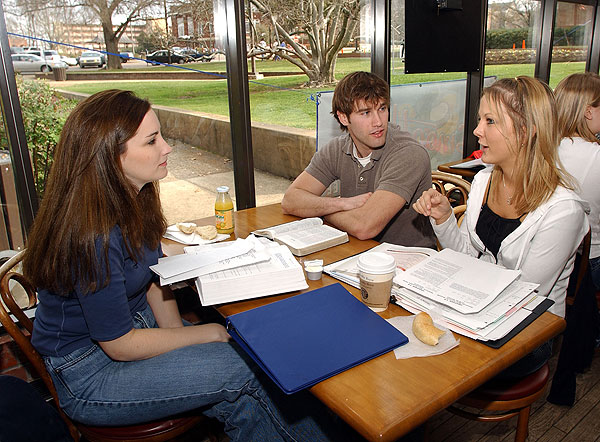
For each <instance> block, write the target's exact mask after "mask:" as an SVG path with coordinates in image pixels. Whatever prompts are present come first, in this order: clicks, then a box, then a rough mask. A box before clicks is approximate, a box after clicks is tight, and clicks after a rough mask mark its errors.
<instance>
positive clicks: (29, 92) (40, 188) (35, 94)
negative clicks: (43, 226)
mask: <svg viewBox="0 0 600 442" xmlns="http://www.w3.org/2000/svg"><path fill="white" fill-rule="evenodd" d="M17 89H18V90H19V101H20V102H21V111H22V113H23V125H24V128H25V136H26V137H27V147H28V149H29V153H30V156H31V162H32V167H33V180H34V184H35V190H36V192H37V194H38V197H39V198H40V199H41V198H42V197H43V194H44V188H45V187H46V180H47V179H48V174H49V172H50V168H51V167H52V161H53V157H54V149H55V148H56V145H57V144H58V139H59V137H60V132H61V130H62V127H63V125H64V124H65V120H66V118H67V116H68V115H69V113H70V112H71V110H72V109H73V108H74V107H75V104H76V101H75V100H68V99H66V98H64V97H63V96H62V95H60V94H59V93H58V92H57V91H55V90H54V89H52V88H51V87H50V85H48V83H47V82H45V81H43V80H33V81H23V79H22V77H21V76H20V75H18V76H17ZM0 141H1V142H2V145H3V146H8V141H7V139H6V133H5V128H4V125H1V126H0Z"/></svg>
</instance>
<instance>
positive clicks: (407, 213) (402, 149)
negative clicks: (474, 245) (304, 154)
mask: <svg viewBox="0 0 600 442" xmlns="http://www.w3.org/2000/svg"><path fill="white" fill-rule="evenodd" d="M389 104H390V93H389V87H388V84H387V83H386V82H385V81H383V80H382V79H381V78H379V77H378V76H377V75H375V74H371V73H368V72H354V73H351V74H349V75H347V76H346V77H344V78H343V79H342V80H341V81H340V82H339V83H338V85H337V86H336V88H335V92H334V94H333V102H332V114H333V115H334V117H335V118H336V119H337V121H338V122H339V123H340V127H341V128H342V130H344V131H346V132H347V133H346V134H344V135H342V136H340V137H337V138H334V139H333V140H331V141H330V142H329V143H327V145H325V146H324V147H323V148H321V149H319V150H318V151H317V152H316V153H315V155H314V156H313V158H312V160H311V162H310V164H309V165H308V167H307V168H306V169H305V170H304V172H302V173H301V174H300V175H299V176H298V177H297V178H296V180H295V181H294V182H293V183H292V184H291V185H290V187H289V188H288V190H287V191H286V193H285V195H284V197H283V201H282V202H281V206H282V208H283V211H284V213H288V214H292V215H296V216H300V217H303V218H306V217H311V216H321V217H324V219H325V220H326V221H327V222H329V223H330V224H332V225H334V226H336V227H337V228H339V229H341V230H344V231H346V232H348V233H349V234H351V235H353V236H355V237H357V238H359V239H370V238H374V239H376V240H377V241H381V242H389V243H393V244H400V245H404V246H421V247H435V244H436V243H435V237H434V234H433V230H432V228H431V225H430V223H429V222H428V220H427V219H426V218H425V217H422V216H419V215H418V214H417V213H416V212H415V211H414V210H413V208H412V205H413V203H414V202H415V200H416V199H417V198H418V197H419V196H420V195H421V194H422V193H423V191H425V190H427V189H429V188H431V166H430V161H429V155H428V154H427V151H426V150H425V149H424V148H423V146H421V145H420V144H419V143H418V142H417V141H415V140H414V139H413V138H412V137H411V136H410V135H409V134H408V133H407V132H403V131H401V130H400V128H399V127H398V126H396V125H393V124H388V116H389ZM338 179H339V180H340V197H339V198H330V197H322V196H321V195H322V194H323V192H324V191H325V189H327V187H329V185H330V184H331V183H332V182H334V181H335V180H338Z"/></svg>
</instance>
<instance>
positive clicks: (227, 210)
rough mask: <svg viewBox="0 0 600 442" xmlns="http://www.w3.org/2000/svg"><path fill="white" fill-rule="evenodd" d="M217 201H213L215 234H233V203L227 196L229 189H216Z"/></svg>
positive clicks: (222, 187)
mask: <svg viewBox="0 0 600 442" xmlns="http://www.w3.org/2000/svg"><path fill="white" fill-rule="evenodd" d="M217 192H218V193H217V201H215V218H216V226H217V232H219V233H231V232H233V201H231V197H230V196H229V187H227V186H220V187H217Z"/></svg>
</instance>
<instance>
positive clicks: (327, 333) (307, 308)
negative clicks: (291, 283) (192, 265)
mask: <svg viewBox="0 0 600 442" xmlns="http://www.w3.org/2000/svg"><path fill="white" fill-rule="evenodd" d="M227 329H228V331H229V334H230V335H231V336H232V338H233V339H234V340H235V341H236V342H237V343H238V344H239V345H240V346H241V347H242V348H243V349H244V350H245V351H246V352H247V353H248V354H249V355H250V356H251V357H252V358H253V359H254V360H255V361H256V363H257V364H258V365H259V366H260V367H261V368H262V369H263V370H264V371H265V373H267V374H268V375H269V376H270V377H271V379H272V380H273V381H274V382H275V383H276V384H277V385H278V386H279V387H280V388H281V389H282V390H283V391H284V392H285V393H287V394H291V393H294V392H296V391H299V390H302V389H304V388H307V387H310V386H312V385H314V384H316V383H318V382H320V381H322V380H324V379H327V378H329V377H331V376H333V375H335V374H337V373H340V372H342V371H344V370H347V369H349V368H351V367H354V366H355V365H358V364H361V363H363V362H365V361H368V360H369V359H372V358H374V357H377V356H379V355H381V354H383V353H386V352H388V351H390V350H392V349H394V348H396V347H399V346H401V345H403V344H406V343H407V342H408V338H407V337H406V336H404V335H403V334H402V333H401V332H400V331H398V330H397V329H395V328H394V327H393V326H391V325H390V324H388V322H387V321H386V320H385V319H383V318H381V317H380V316H379V315H378V314H377V313H374V312H373V311H371V310H370V309H369V308H368V307H367V306H365V305H364V304H363V303H362V302H360V301H359V300H358V299H356V298H355V297H354V296H352V294H350V293H349V292H348V291H347V290H346V289H345V288H344V287H342V285H341V284H339V283H336V284H333V285H329V286H326V287H322V288H319V289H316V290H313V291H310V292H306V293H302V294H300V295H296V296H293V297H290V298H287V299H284V300H281V301H277V302H274V303H272V304H268V305H264V306H262V307H258V308H255V309H252V310H248V311H246V312H243V313H238V314H235V315H232V316H230V317H229V318H227Z"/></svg>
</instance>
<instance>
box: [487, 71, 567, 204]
mask: <svg viewBox="0 0 600 442" xmlns="http://www.w3.org/2000/svg"><path fill="white" fill-rule="evenodd" d="M482 98H486V99H487V100H488V102H489V104H490V106H493V107H494V108H495V110H496V115H497V116H498V118H499V119H500V121H499V123H500V127H504V128H508V126H507V125H508V124H511V122H512V126H513V128H514V134H515V135H514V139H509V138H507V144H508V146H509V149H510V150H511V151H512V152H513V153H514V155H515V157H516V161H515V169H514V170H513V173H512V176H513V179H514V180H515V183H517V188H516V190H515V195H514V200H515V209H516V210H517V212H520V213H528V212H531V211H533V210H535V209H536V208H538V207H539V206H540V205H541V204H542V203H544V202H545V201H547V200H548V199H549V198H550V196H551V195H552V194H553V193H554V190H555V189H556V187H557V186H559V185H560V186H564V187H567V188H572V185H571V183H570V177H568V176H567V175H565V174H564V173H563V172H561V171H560V170H559V169H558V167H557V165H556V164H557V158H558V155H557V147H558V144H559V142H560V138H559V135H558V129H557V124H556V122H557V111H556V103H555V100H554V94H553V93H552V90H551V89H550V88H549V87H548V85H547V84H545V83H543V82H541V81H539V80H537V79H535V78H531V77H526V76H520V77H516V78H503V79H501V80H498V81H496V82H495V83H494V84H492V85H491V86H489V87H487V88H485V89H484V90H483V96H482ZM503 114H504V115H505V116H506V117H508V118H504V116H503ZM501 173H502V170H501V169H500V167H498V166H496V167H495V168H494V171H493V179H494V181H495V182H499V181H498V180H499V179H501V175H500V174H501Z"/></svg>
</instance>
